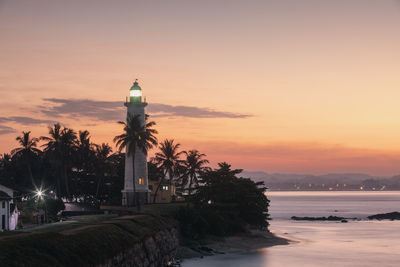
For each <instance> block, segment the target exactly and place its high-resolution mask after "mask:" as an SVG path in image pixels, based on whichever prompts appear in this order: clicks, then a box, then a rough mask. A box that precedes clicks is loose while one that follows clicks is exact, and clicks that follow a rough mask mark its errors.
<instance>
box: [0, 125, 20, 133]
mask: <svg viewBox="0 0 400 267" xmlns="http://www.w3.org/2000/svg"><path fill="white" fill-rule="evenodd" d="M15 132H16V130H15V129H14V128H11V127H8V126H5V125H0V135H3V134H9V133H15Z"/></svg>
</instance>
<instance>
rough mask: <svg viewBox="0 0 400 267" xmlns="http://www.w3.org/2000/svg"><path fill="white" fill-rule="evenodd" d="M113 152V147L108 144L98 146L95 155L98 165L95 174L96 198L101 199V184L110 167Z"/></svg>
mask: <svg viewBox="0 0 400 267" xmlns="http://www.w3.org/2000/svg"><path fill="white" fill-rule="evenodd" d="M111 152H112V149H111V147H110V146H109V145H108V144H105V143H103V144H101V145H96V150H95V155H96V160H95V161H96V164H95V172H96V176H97V187H96V198H98V197H99V193H100V189H101V184H102V182H103V180H104V175H105V173H106V171H107V169H108V167H109V165H110V160H109V155H110V153H111Z"/></svg>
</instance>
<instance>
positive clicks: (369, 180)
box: [243, 172, 400, 191]
mask: <svg viewBox="0 0 400 267" xmlns="http://www.w3.org/2000/svg"><path fill="white" fill-rule="evenodd" d="M243 176H245V177H251V179H253V180H254V181H263V182H264V183H265V185H266V186H267V187H268V188H269V189H270V190H271V191H386V190H400V175H398V176H393V177H378V176H370V175H367V174H362V173H332V174H325V175H310V174H281V173H266V172H243Z"/></svg>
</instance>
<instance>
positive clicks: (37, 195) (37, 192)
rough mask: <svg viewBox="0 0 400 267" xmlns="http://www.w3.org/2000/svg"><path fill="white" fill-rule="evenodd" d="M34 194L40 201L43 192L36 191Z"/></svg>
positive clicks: (40, 190)
mask: <svg viewBox="0 0 400 267" xmlns="http://www.w3.org/2000/svg"><path fill="white" fill-rule="evenodd" d="M35 194H36V197H37V198H39V199H42V198H43V196H44V192H43V191H42V189H37V190H36V192H35Z"/></svg>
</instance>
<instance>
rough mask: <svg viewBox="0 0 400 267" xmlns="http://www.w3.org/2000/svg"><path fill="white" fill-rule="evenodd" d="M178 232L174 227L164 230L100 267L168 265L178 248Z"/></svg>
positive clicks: (158, 266) (161, 266) (159, 266)
mask: <svg viewBox="0 0 400 267" xmlns="http://www.w3.org/2000/svg"><path fill="white" fill-rule="evenodd" d="M178 245H179V241H178V232H177V230H176V229H174V228H172V229H170V230H162V231H159V232H157V233H156V234H154V235H153V236H151V237H147V238H146V239H144V241H142V242H141V243H137V244H135V245H134V246H133V247H132V248H131V249H128V250H125V251H123V252H121V253H119V254H118V255H116V256H115V257H113V258H112V259H109V260H107V261H106V262H105V263H103V264H100V265H97V266H98V267H117V266H118V267H119V266H122V267H128V266H129V267H131V266H134V267H163V266H167V264H168V262H170V261H171V260H172V259H173V258H174V257H175V255H176V252H177V249H178Z"/></svg>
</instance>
